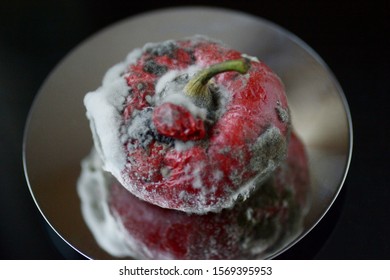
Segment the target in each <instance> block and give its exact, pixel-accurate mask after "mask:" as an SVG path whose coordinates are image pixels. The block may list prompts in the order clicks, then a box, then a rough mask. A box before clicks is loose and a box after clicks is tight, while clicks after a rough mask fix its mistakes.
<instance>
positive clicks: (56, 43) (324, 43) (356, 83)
mask: <svg viewBox="0 0 390 280" xmlns="http://www.w3.org/2000/svg"><path fill="white" fill-rule="evenodd" d="M165 2H169V4H167V3H165ZM140 3H142V4H135V3H134V2H133V1H117V0H111V1H106V2H98V1H92V0H82V1H81V0H79V1H73V0H57V1H49V0H47V1H27V0H25V1H20V0H13V1H7V0H0V152H1V154H0V172H1V173H0V174H1V176H0V259H63V258H76V259H77V258H81V257H80V256H78V255H77V254H75V253H73V252H72V251H71V250H67V251H64V249H62V251H59V250H58V246H55V245H54V243H53V242H52V241H53V240H52V238H51V237H50V235H49V233H48V231H47V230H46V226H45V222H44V220H43V218H42V217H41V215H40V213H39V212H38V209H37V208H36V206H35V204H34V202H33V199H32V197H31V195H30V193H29V190H28V187H27V184H26V181H25V177H24V172H23V165H22V140H23V129H24V126H25V121H26V118H27V114H28V111H29V109H30V106H31V104H32V101H33V99H34V96H35V95H36V93H37V91H38V90H39V87H40V86H41V84H42V83H43V82H44V79H45V77H46V76H47V75H48V74H49V72H50V71H51V70H52V69H53V68H54V67H55V65H56V64H57V63H58V62H59V61H60V60H61V59H62V58H63V57H64V56H65V55H66V54H67V53H68V52H69V51H70V50H71V49H72V48H74V47H76V46H77V45H78V44H79V43H81V42H82V41H83V40H84V39H86V38H87V37H89V36H90V35H92V34H94V33H95V32H98V31H99V30H100V29H101V28H104V27H106V26H107V25H110V24H111V23H113V22H116V21H118V20H120V19H124V18H127V17H129V16H131V15H134V14H137V13H140V12H145V11H148V10H152V9H157V8H163V7H169V6H176V5H212V6H222V7H225V8H230V9H235V10H241V11H244V12H247V13H250V14H254V15H258V16H261V17H263V18H266V19H268V20H270V21H273V22H275V23H277V24H278V25H280V26H282V27H284V28H285V29H287V30H289V31H291V32H293V33H295V34H296V35H297V36H298V37H300V38H301V39H302V40H303V41H305V42H306V43H308V44H309V45H310V46H311V47H312V48H313V49H314V50H315V51H316V52H317V53H318V54H319V55H320V56H321V57H322V58H323V59H324V60H325V61H326V63H327V64H328V65H329V67H330V68H331V70H332V71H333V72H334V74H335V75H336V77H337V78H338V80H339V82H340V84H341V86H342V88H343V90H344V91H345V95H346V97H347V100H348V103H349V106H350V110H351V114H352V120H353V130H354V148H353V157H352V162H351V166H350V171H349V173H348V176H347V179H346V182H345V184H344V187H343V189H342V191H341V193H340V196H339V197H338V199H337V200H336V202H335V204H334V206H333V207H332V208H331V210H330V212H329V213H328V214H327V215H326V217H325V218H324V219H323V220H322V221H321V222H320V223H319V225H318V226H317V227H316V228H315V229H314V230H313V231H312V232H311V233H309V235H308V236H307V237H306V238H305V239H304V240H303V241H302V242H300V243H299V244H298V245H296V246H295V247H294V248H293V249H291V250H290V251H288V252H287V253H285V254H283V255H282V256H281V257H280V258H282V259H313V258H314V259H390V241H389V237H390V226H389V223H390V187H389V179H390V177H389V173H390V170H388V168H389V164H388V161H389V159H390V157H389V125H388V120H389V115H388V114H389V104H388V103H387V102H386V101H387V96H388V95H390V86H389V76H390V63H389V54H388V53H389V51H388V48H389V37H390V24H389V18H390V6H389V1H343V0H339V1H330V0H326V1H325V0H320V1H311V0H310V1H309V0H302V1H294V0H292V1H276V0H274V1H269V0H268V1H244V0H240V1H161V3H160V2H158V1H150V0H147V1H140ZM57 241H58V240H57ZM64 248H66V247H64Z"/></svg>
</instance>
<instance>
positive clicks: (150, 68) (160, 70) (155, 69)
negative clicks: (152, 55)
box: [143, 60, 168, 76]
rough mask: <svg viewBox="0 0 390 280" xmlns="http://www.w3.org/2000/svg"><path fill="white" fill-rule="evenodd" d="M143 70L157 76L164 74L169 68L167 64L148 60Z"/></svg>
mask: <svg viewBox="0 0 390 280" xmlns="http://www.w3.org/2000/svg"><path fill="white" fill-rule="evenodd" d="M143 70H144V71H145V72H148V73H150V74H154V75H156V76H162V75H164V74H165V73H166V72H167V71H168V68H167V67H166V66H165V65H161V64H158V63H156V62H155V61H153V60H147V61H146V62H145V64H144V67H143Z"/></svg>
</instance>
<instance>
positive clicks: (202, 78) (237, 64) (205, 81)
mask: <svg viewBox="0 0 390 280" xmlns="http://www.w3.org/2000/svg"><path fill="white" fill-rule="evenodd" d="M249 68H250V61H249V60H248V59H245V58H242V59H236V60H227V61H224V62H221V63H217V64H214V65H211V66H210V67H209V68H206V69H203V70H201V71H199V72H198V73H197V74H195V76H194V77H193V78H192V79H191V80H190V81H189V82H188V83H187V84H186V86H185V87H184V92H185V94H187V95H188V96H190V97H193V98H194V99H196V100H197V101H198V103H199V104H202V105H203V106H205V107H208V105H209V104H210V103H211V100H212V97H211V93H210V90H209V81H210V80H211V78H213V77H214V76H215V75H217V74H220V73H223V72H227V71H236V72H238V73H240V74H245V73H247V72H248V70H249Z"/></svg>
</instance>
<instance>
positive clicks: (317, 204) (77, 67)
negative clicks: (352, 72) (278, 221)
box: [23, 7, 352, 259]
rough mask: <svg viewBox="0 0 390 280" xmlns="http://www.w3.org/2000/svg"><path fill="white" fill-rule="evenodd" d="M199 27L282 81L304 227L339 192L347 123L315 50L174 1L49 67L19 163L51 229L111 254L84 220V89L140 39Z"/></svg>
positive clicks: (87, 141)
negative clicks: (300, 165) (308, 190)
mask: <svg viewBox="0 0 390 280" xmlns="http://www.w3.org/2000/svg"><path fill="white" fill-rule="evenodd" d="M194 34H203V35H206V36H209V37H212V38H216V39H219V40H222V41H224V42H225V43H226V44H228V45H230V46H231V47H233V48H235V49H237V50H240V51H241V52H243V53H247V54H250V55H252V56H256V57H258V58H259V59H260V60H262V61H264V62H265V63H266V64H268V65H269V66H270V67H271V68H272V69H273V70H274V71H275V72H276V73H277V74H278V75H279V76H280V77H281V79H282V80H283V82H284V83H285V86H286V91H287V94H288V99H289V104H290V108H291V112H292V119H293V125H294V127H295V130H296V131H297V133H298V135H299V136H300V137H301V138H302V140H303V141H304V143H305V145H306V147H307V150H308V155H309V160H310V172H311V177H312V178H311V179H312V188H313V194H312V207H311V210H310V212H309V215H308V216H307V219H306V221H305V229H304V232H303V233H302V234H301V236H299V237H298V238H297V239H296V240H295V241H294V242H292V243H290V244H288V246H287V247H285V248H283V249H282V250H280V251H278V252H274V254H273V255H270V256H269V257H270V258H272V257H275V256H277V255H278V254H280V253H281V252H283V251H284V250H286V249H288V248H289V247H291V246H292V245H293V244H294V243H296V242H297V241H299V240H300V239H301V238H302V237H303V236H304V235H306V234H307V233H308V232H309V231H310V230H311V229H312V228H313V227H314V226H315V225H316V224H317V223H318V222H319V221H320V220H321V218H322V217H323V216H324V215H325V213H326V212H327V210H328V209H329V207H330V206H331V205H332V203H333V201H334V200H335V199H336V197H337V195H338V193H339V191H340V189H341V187H342V184H343V182H344V179H345V176H346V174H347V171H348V167H349V163H350V159H351V153H352V126H351V117H350V113H349V109H348V105H347V102H346V100H345V97H344V94H343V92H342V89H341V87H340V86H339V84H338V82H337V80H336V79H335V77H334V76H333V74H332V73H331V72H330V70H329V69H328V67H327V66H326V64H325V63H324V62H323V61H322V60H321V58H320V57H319V56H318V55H317V54H316V53H315V52H314V51H313V50H311V49H310V47H308V46H307V45H306V44H305V43H304V42H302V41H301V40H300V39H298V38H297V37H295V36H294V35H293V34H291V33H289V32H288V31H286V30H284V29H282V28H280V27H279V26H277V25H275V24H273V23H270V22H268V21H266V20H264V19H261V18H257V17H253V16H250V15H247V14H243V13H240V12H236V11H231V10H224V9H215V8H200V7H197V8H173V9H166V10H159V11H154V12H150V13H146V14H141V15H139V16H136V17H132V18H129V19H126V20H124V21H121V22H119V23H117V24H115V25H113V26H110V27H108V28H106V29H104V30H102V31H101V32H99V33H98V34H96V35H94V36H92V37H91V38H89V39H88V40H86V41H85V42H83V43H82V44H81V45H80V46H78V47H77V48H76V49H75V50H74V51H72V52H71V53H70V54H69V55H68V56H67V57H65V59H64V60H63V61H61V63H60V64H59V65H58V66H57V67H56V68H55V69H54V70H53V72H52V73H51V74H50V75H49V77H48V78H47V80H46V81H45V83H44V84H43V86H42V87H41V89H40V91H39V94H38V95H37V97H36V99H35V101H34V104H33V107H32V109H31V111H30V114H29V119H28V122H27V125H26V130H25V138H24V147H23V149H24V151H23V155H24V168H25V173H26V177H27V181H28V184H29V188H30V190H31V193H32V195H33V198H34V200H35V202H36V204H37V206H38V208H39V209H40V211H41V213H42V215H43V216H44V217H45V219H46V221H47V222H48V224H49V225H50V226H51V227H52V228H53V230H54V231H55V232H56V233H57V234H58V235H59V236H60V237H61V238H62V239H63V240H64V241H65V242H67V243H68V244H69V245H70V246H71V247H73V248H74V249H75V250H76V251H78V252H80V253H81V254H83V255H84V256H86V257H87V258H92V259H110V258H112V257H111V256H110V255H108V254H106V253H105V252H104V251H102V250H101V249H100V248H99V247H98V245H97V244H96V242H95V241H94V238H93V236H92V234H91V233H90V231H89V229H88V228H87V226H86V225H85V223H84V221H83V219H82V216H81V212H80V201H79V198H78V196H77V192H76V181H77V179H78V177H79V175H80V161H81V160H82V159H83V158H84V157H85V156H86V155H87V154H88V153H89V151H90V149H91V147H92V137H91V132H90V129H89V124H88V121H87V119H86V117H85V108H84V105H83V98H84V95H85V94H86V93H87V92H88V91H91V90H94V89H96V88H97V87H99V86H100V85H101V80H102V77H103V75H104V73H105V72H106V70H107V69H108V68H109V67H110V66H112V65H114V64H116V63H117V62H120V61H122V60H123V59H124V58H125V57H126V55H127V53H128V52H129V51H131V50H132V49H134V48H137V47H141V46H143V45H144V44H145V43H147V42H158V41H164V40H167V39H179V38H183V37H188V36H191V35H194Z"/></svg>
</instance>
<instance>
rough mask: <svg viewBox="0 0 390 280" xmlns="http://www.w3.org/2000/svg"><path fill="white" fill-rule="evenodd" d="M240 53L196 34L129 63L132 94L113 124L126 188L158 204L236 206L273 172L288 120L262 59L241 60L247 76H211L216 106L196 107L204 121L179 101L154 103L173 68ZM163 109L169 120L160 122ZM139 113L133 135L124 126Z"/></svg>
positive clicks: (279, 87)
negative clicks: (120, 142)
mask: <svg viewBox="0 0 390 280" xmlns="http://www.w3.org/2000/svg"><path fill="white" fill-rule="evenodd" d="M243 57H246V56H243V55H242V54H241V53H240V52H239V51H236V50H233V49H230V48H229V47H226V46H225V45H223V44H221V43H218V42H215V41H212V40H209V39H205V38H203V37H196V38H195V39H191V38H190V39H185V40H179V41H167V42H163V43H160V44H149V45H147V46H145V47H144V48H143V49H142V53H141V54H140V55H139V56H138V57H137V59H136V60H135V61H133V62H132V64H130V65H128V66H127V68H126V71H125V73H122V75H123V79H126V83H127V86H128V88H129V90H128V92H129V94H128V96H127V97H126V100H125V103H124V105H123V109H122V111H121V118H122V120H123V122H122V127H121V128H117V131H121V133H122V134H121V135H120V137H121V139H125V141H124V142H123V153H125V154H126V164H125V165H124V167H123V170H121V172H120V174H121V175H120V176H116V177H117V179H118V180H119V182H120V183H121V184H122V185H123V186H124V187H125V188H126V189H127V190H129V191H130V192H131V193H132V194H134V195H135V196H137V197H138V198H140V199H142V200H144V201H147V202H149V203H152V204H155V205H158V206H160V207H163V208H169V209H176V210H180V211H184V212H188V213H198V214H205V213H207V212H210V211H211V212H219V211H221V210H222V209H224V208H230V207H233V206H234V204H235V203H236V201H237V200H240V199H242V198H243V197H247V196H249V195H250V193H252V192H253V191H254V190H255V187H256V186H257V185H259V184H260V183H261V181H264V180H265V179H266V178H267V177H268V176H270V174H272V172H273V171H274V170H275V169H276V168H277V167H278V165H279V164H280V163H281V162H282V161H283V160H284V158H285V156H286V150H287V145H288V139H289V134H290V118H289V110H288V105H287V98H286V95H285V91H284V87H283V84H282V82H281V80H280V79H279V77H278V76H277V75H276V74H275V73H274V72H273V71H272V70H271V69H270V68H269V67H268V66H266V65H265V64H264V63H263V62H259V61H258V60H257V59H248V58H246V59H247V60H248V63H250V68H249V70H248V71H247V73H246V74H240V73H237V72H234V71H229V72H224V73H220V74H218V75H216V76H215V77H213V78H212V81H211V82H212V87H213V93H212V94H213V98H214V103H215V106H214V108H212V109H210V108H200V109H202V110H206V111H207V112H206V116H207V117H206V118H204V119H202V118H199V117H198V116H195V115H193V113H191V112H190V110H189V109H188V108H186V107H185V106H181V105H180V104H179V107H180V108H175V106H176V105H177V104H172V103H169V102H163V103H162V104H157V103H156V102H155V99H156V98H157V95H158V94H159V93H157V92H156V88H157V84H158V83H161V80H163V79H164V78H165V77H166V76H167V75H168V74H169V73H172V71H177V73H178V75H179V74H180V73H183V72H186V71H187V70H188V69H190V68H191V67H197V68H198V69H205V68H207V67H209V66H211V65H214V64H216V63H221V62H223V61H226V60H236V59H242V58H243ZM178 77H179V76H178ZM182 77H183V76H182ZM185 78H186V77H184V78H183V79H185ZM187 78H188V77H187ZM189 78H191V77H189ZM189 78H188V79H189ZM175 81H176V80H172V81H170V82H171V83H175ZM178 84H179V82H178ZM195 101H196V100H195ZM194 104H195V105H196V102H194ZM198 109H199V108H198ZM167 110H170V115H171V116H172V118H174V121H173V122H170V121H166V120H164V116H165V113H166V112H167ZM215 112H217V113H215ZM191 114H192V115H191ZM140 116H144V117H145V116H146V117H145V118H144V119H146V121H144V123H145V127H144V129H141V132H140V133H138V134H137V137H135V136H134V133H132V132H131V131H130V132H129V130H130V129H129V128H130V127H132V124H133V122H134V123H135V122H136V120H137V118H140ZM186 116H187V117H186ZM183 118H184V119H183ZM185 118H187V119H185Z"/></svg>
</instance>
